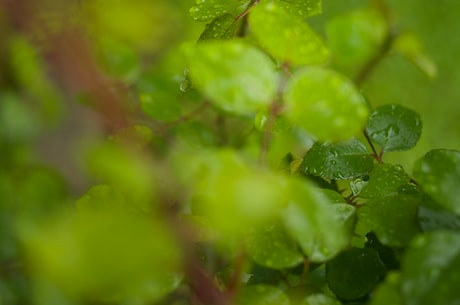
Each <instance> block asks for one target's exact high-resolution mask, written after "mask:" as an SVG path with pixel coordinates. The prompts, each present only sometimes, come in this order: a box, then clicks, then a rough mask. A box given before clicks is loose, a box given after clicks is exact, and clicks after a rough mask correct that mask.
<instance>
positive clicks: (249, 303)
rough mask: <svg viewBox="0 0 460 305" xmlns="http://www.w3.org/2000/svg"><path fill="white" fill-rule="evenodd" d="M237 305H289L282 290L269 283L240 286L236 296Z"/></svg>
mask: <svg viewBox="0 0 460 305" xmlns="http://www.w3.org/2000/svg"><path fill="white" fill-rule="evenodd" d="M236 304H238V305H289V299H288V297H287V296H286V295H285V294H284V292H283V291H282V290H281V289H279V288H277V287H275V286H269V285H251V286H246V287H242V289H241V290H240V292H239V293H238V295H237V297H236Z"/></svg>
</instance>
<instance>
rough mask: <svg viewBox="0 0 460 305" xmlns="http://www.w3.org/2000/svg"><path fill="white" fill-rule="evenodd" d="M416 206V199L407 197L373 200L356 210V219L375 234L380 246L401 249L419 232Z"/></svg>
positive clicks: (398, 196)
mask: <svg viewBox="0 0 460 305" xmlns="http://www.w3.org/2000/svg"><path fill="white" fill-rule="evenodd" d="M418 204H419V201H418V199H417V198H415V197H413V196H409V195H397V194H396V195H391V196H386V197H384V198H375V199H372V200H370V201H368V202H366V203H365V204H364V205H363V206H361V207H360V208H359V209H358V219H359V221H362V222H364V223H365V224H366V225H367V226H368V228H369V229H370V230H372V231H374V232H375V234H376V235H377V237H378V239H379V240H380V242H381V243H382V244H384V245H387V246H395V247H401V246H405V245H407V243H408V242H409V241H410V240H411V239H412V237H414V236H415V235H416V234H417V233H419V232H420V229H419V225H418V222H417V206H418Z"/></svg>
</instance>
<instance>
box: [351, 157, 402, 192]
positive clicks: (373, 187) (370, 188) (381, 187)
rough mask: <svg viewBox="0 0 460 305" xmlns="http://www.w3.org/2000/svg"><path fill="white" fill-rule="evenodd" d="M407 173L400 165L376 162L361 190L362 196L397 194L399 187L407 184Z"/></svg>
mask: <svg viewBox="0 0 460 305" xmlns="http://www.w3.org/2000/svg"><path fill="white" fill-rule="evenodd" d="M409 181H410V177H409V175H408V174H407V173H406V172H405V171H404V169H403V167H402V166H400V165H390V164H377V165H376V166H375V167H374V169H373V170H372V171H371V173H370V175H369V181H368V183H367V185H366V187H364V189H363V190H362V191H361V193H360V196H361V197H363V198H383V197H385V196H389V195H394V194H397V193H398V191H399V188H400V187H401V186H403V185H406V184H408V183H409Z"/></svg>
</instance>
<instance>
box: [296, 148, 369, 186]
mask: <svg viewBox="0 0 460 305" xmlns="http://www.w3.org/2000/svg"><path fill="white" fill-rule="evenodd" d="M373 166H374V159H373V158H372V156H371V155H370V154H369V152H368V151H367V148H366V146H365V145H364V144H363V143H361V142H359V141H358V140H354V139H353V140H349V141H346V142H339V143H335V144H331V143H323V144H320V143H318V142H317V143H315V144H314V145H313V147H312V148H311V149H310V150H309V151H308V152H307V154H306V155H305V157H304V161H303V163H302V165H301V170H302V171H303V172H304V173H307V174H310V175H314V176H321V177H325V178H328V179H335V180H343V179H351V178H355V177H358V176H361V175H364V174H368V173H369V172H370V171H371V170H372V167H373Z"/></svg>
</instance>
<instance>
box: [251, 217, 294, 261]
mask: <svg viewBox="0 0 460 305" xmlns="http://www.w3.org/2000/svg"><path fill="white" fill-rule="evenodd" d="M247 251H248V253H249V255H250V256H251V258H252V259H253V260H254V261H255V262H256V263H258V264H259V265H262V266H265V267H269V268H274V269H282V268H288V267H292V266H295V265H297V264H299V263H300V262H302V261H303V255H302V253H300V251H299V249H298V247H297V244H296V243H295V241H294V240H293V239H292V238H291V237H290V236H289V235H288V234H287V232H286V230H285V228H284V227H283V226H282V224H273V225H266V226H263V227H260V228H253V229H251V230H250V232H249V235H248V238H247Z"/></svg>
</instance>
